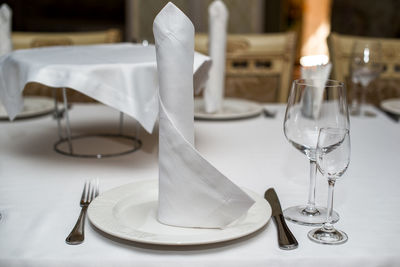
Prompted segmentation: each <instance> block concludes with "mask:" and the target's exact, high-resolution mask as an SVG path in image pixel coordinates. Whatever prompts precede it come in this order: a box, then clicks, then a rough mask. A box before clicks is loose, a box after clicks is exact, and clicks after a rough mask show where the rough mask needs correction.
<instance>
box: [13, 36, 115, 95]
mask: <svg viewBox="0 0 400 267" xmlns="http://www.w3.org/2000/svg"><path fill="white" fill-rule="evenodd" d="M11 38H12V42H13V48H14V49H27V48H35V47H43V46H56V45H90V44H102V43H117V42H120V41H121V40H122V35H121V31H120V30H117V29H109V30H105V31H94V32H63V33H42V32H13V33H12V36H11ZM53 89H54V88H51V87H48V86H45V85H43V84H40V83H35V82H32V83H28V84H27V85H26V86H25V89H24V95H39V96H52V95H53V92H54V90H53ZM57 90H60V89H57ZM67 96H68V101H69V102H95V100H93V99H92V98H90V97H88V96H86V95H84V94H81V93H79V92H77V91H75V90H72V89H69V90H67ZM61 99H62V96H61V94H60V93H58V100H60V101H61Z"/></svg>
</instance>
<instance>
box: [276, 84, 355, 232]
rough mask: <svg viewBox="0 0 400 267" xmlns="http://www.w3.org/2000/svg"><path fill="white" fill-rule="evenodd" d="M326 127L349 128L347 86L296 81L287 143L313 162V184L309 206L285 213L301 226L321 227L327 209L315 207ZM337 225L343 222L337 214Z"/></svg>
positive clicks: (334, 215)
mask: <svg viewBox="0 0 400 267" xmlns="http://www.w3.org/2000/svg"><path fill="white" fill-rule="evenodd" d="M323 127H341V128H346V129H348V128H349V116H348V109H347V100H346V89H345V87H344V84H343V83H342V82H339V81H335V80H316V79H312V80H307V79H300V80H295V81H293V84H292V88H291V90H290V95H289V99H288V103H287V107H286V114H285V120H284V126H283V128H284V133H285V136H286V139H287V140H288V141H289V142H290V143H291V144H292V145H293V146H294V147H295V148H297V149H298V150H299V151H300V152H302V153H304V154H305V155H306V156H307V158H308V160H309V162H310V184H309V194H308V202H307V205H302V206H294V207H290V208H287V209H285V210H284V216H285V218H286V219H288V220H290V221H293V222H295V223H298V224H304V225H321V224H323V223H324V222H325V218H326V208H324V207H316V206H315V176H316V172H317V167H316V154H315V152H316V148H317V142H318V134H319V129H320V128H323ZM332 219H333V221H338V220H339V215H338V214H337V213H336V212H333V213H332Z"/></svg>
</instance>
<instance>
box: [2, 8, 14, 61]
mask: <svg viewBox="0 0 400 267" xmlns="http://www.w3.org/2000/svg"><path fill="white" fill-rule="evenodd" d="M11 17H12V11H11V9H10V7H9V6H8V5H7V4H2V5H1V6H0V56H2V55H4V54H7V53H8V52H11V50H12V41H11Z"/></svg>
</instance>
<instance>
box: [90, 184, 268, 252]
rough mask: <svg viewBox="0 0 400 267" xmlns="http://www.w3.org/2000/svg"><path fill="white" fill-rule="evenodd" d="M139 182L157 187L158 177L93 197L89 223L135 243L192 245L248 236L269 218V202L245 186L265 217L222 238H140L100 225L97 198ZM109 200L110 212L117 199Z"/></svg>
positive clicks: (227, 228) (111, 234) (108, 233)
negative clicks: (248, 227) (251, 225)
mask: <svg viewBox="0 0 400 267" xmlns="http://www.w3.org/2000/svg"><path fill="white" fill-rule="evenodd" d="M141 184H144V185H146V184H150V185H151V184H152V185H151V186H154V187H157V188H158V179H145V180H138V181H135V182H133V183H128V184H125V185H122V186H118V187H115V188H112V189H110V190H108V191H106V192H104V193H102V194H101V195H100V196H98V197H97V198H96V199H94V200H93V202H92V203H91V205H89V208H88V212H87V213H88V219H89V221H90V223H91V224H92V226H94V227H95V228H96V229H97V230H99V231H100V232H103V233H105V234H107V235H110V236H111V237H116V238H119V239H121V240H124V241H133V242H137V243H143V244H151V245H163V246H192V245H206V244H216V243H221V242H226V241H230V240H234V239H238V238H241V237H245V236H248V235H250V234H252V233H255V232H257V231H258V230H260V229H261V228H263V227H264V226H265V225H266V224H267V223H268V222H269V220H270V219H271V215H272V209H271V206H270V205H269V203H268V202H267V201H266V200H265V199H264V198H262V197H261V196H260V195H258V194H257V193H255V192H254V191H252V190H249V189H246V188H242V189H243V190H245V192H246V193H248V194H250V196H251V197H253V198H254V197H256V198H257V199H255V201H256V202H255V204H256V203H258V206H260V205H262V204H263V205H262V206H263V207H262V208H263V210H264V213H265V218H263V220H260V221H257V223H256V224H254V226H253V228H251V229H248V230H242V231H240V232H237V233H235V232H233V233H229V232H228V235H227V236H225V237H222V238H221V237H218V238H210V239H204V238H201V239H200V240H198V241H195V240H192V239H191V240H190V241H187V240H186V241H185V240H184V241H171V240H168V239H166V240H160V239H157V240H154V239H151V238H146V233H148V232H142V233H143V236H144V237H143V238H141V237H135V236H133V237H132V236H130V237H129V236H128V235H127V234H125V235H124V234H121V233H120V232H116V231H113V230H112V229H111V230H110V229H105V227H104V225H101V222H100V223H99V222H98V221H99V220H98V218H95V215H93V209H96V208H103V209H104V208H105V207H104V205H103V207H96V203H97V202H98V201H99V199H100V200H103V198H107V194H111V193H115V192H119V191H120V190H125V189H127V187H135V188H137V187H138V186H140V185H141ZM142 186H143V185H142ZM119 197H120V199H122V197H124V196H119ZM261 201H262V202H261ZM109 202H110V207H108V208H109V209H110V208H111V212H112V209H113V207H114V206H115V205H116V204H117V203H118V201H116V200H114V201H112V202H113V204H111V201H109ZM255 204H254V205H253V206H252V207H251V208H250V209H252V208H253V209H254V207H255V206H256V205H255ZM111 206H112V207H111ZM258 208H260V207H258ZM234 225H235V223H232V226H234ZM166 226H167V227H175V226H168V225H166ZM230 229H232V227H231V226H227V227H226V228H224V229H220V230H221V232H222V231H229V230H230ZM131 230H135V229H134V228H131ZM191 230H199V231H201V230H205V229H201V228H191ZM206 230H207V229H206ZM139 232H140V231H139ZM150 234H151V233H150ZM166 236H167V237H168V236H171V235H166Z"/></svg>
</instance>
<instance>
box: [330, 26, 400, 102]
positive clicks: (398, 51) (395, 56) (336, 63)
mask: <svg viewBox="0 0 400 267" xmlns="http://www.w3.org/2000/svg"><path fill="white" fill-rule="evenodd" d="M356 40H358V41H360V42H366V43H368V42H371V41H379V42H380V43H381V46H382V50H383V58H382V61H383V64H384V71H383V72H382V73H381V75H380V76H379V79H377V80H376V81H374V82H373V83H371V86H370V87H369V88H368V90H367V95H366V97H367V101H368V102H370V103H372V104H375V105H379V103H380V102H381V101H382V100H384V99H387V98H392V97H400V39H386V38H369V37H359V36H350V35H342V34H338V33H331V34H330V35H329V37H328V47H329V53H330V59H331V61H332V64H333V68H332V78H333V79H335V80H339V81H343V82H345V83H346V86H347V89H348V97H349V100H351V99H352V98H353V95H354V90H355V85H354V84H352V83H351V77H350V75H349V73H350V60H351V52H352V48H353V44H354V42H355V41H356Z"/></svg>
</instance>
